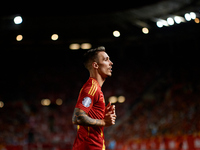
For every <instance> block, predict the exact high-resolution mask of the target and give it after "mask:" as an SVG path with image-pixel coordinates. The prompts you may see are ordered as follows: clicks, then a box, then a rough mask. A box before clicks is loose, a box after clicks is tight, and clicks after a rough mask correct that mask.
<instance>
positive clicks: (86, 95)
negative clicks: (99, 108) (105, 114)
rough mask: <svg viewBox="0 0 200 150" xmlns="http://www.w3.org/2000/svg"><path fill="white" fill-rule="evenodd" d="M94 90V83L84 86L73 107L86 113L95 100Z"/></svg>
mask: <svg viewBox="0 0 200 150" xmlns="http://www.w3.org/2000/svg"><path fill="white" fill-rule="evenodd" d="M96 91H97V86H95V85H94V84H91V85H89V86H86V87H84V88H83V89H82V90H81V91H80V93H79V97H78V100H77V103H76V106H75V107H76V108H80V109H82V110H83V111H85V112H86V113H88V112H89V111H90V109H91V108H92V106H93V104H94V103H95V102H96V101H97V98H96V94H95V93H96Z"/></svg>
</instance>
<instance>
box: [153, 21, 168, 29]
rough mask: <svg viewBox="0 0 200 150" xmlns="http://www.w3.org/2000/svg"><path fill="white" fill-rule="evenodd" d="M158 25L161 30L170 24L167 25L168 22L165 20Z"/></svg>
mask: <svg viewBox="0 0 200 150" xmlns="http://www.w3.org/2000/svg"><path fill="white" fill-rule="evenodd" d="M156 25H157V26H158V27H159V28H162V27H163V26H166V27H167V26H169V24H168V23H167V21H166V20H163V19H159V20H158V21H157V22H156Z"/></svg>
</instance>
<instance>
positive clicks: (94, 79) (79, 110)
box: [72, 46, 116, 150]
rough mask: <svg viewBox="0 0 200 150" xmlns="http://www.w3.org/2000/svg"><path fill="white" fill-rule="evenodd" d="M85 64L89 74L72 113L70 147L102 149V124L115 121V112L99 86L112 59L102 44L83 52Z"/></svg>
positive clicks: (110, 73)
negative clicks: (73, 131) (74, 133)
mask: <svg viewBox="0 0 200 150" xmlns="http://www.w3.org/2000/svg"><path fill="white" fill-rule="evenodd" d="M84 65H85V67H86V68H87V69H88V71H89V73H90V77H89V79H88V81H87V82H86V83H85V84H84V85H83V87H82V89H81V90H80V93H79V97H78V100H77V103H76V106H75V109H74V113H73V116H72V122H73V124H76V125H77V129H78V131H77V136H76V139H75V141H74V144H73V150H105V141H104V132H103V130H104V126H111V125H114V124H115V119H116V114H115V106H114V105H111V103H108V105H107V106H105V100H104V95H103V93H102V91H101V87H102V85H103V83H104V81H105V79H106V78H107V77H108V76H111V75H112V65H113V63H112V62H111V60H110V58H109V56H108V54H107V53H106V52H105V48H104V47H103V46H101V47H98V48H96V49H91V50H88V51H87V52H86V53H85V54H84Z"/></svg>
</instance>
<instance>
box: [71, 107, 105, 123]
mask: <svg viewBox="0 0 200 150" xmlns="http://www.w3.org/2000/svg"><path fill="white" fill-rule="evenodd" d="M72 122H73V124H78V125H85V126H105V122H104V121H103V120H100V119H92V118H91V117H89V116H88V115H87V114H86V112H84V111H83V110H81V109H79V108H75V109H74V113H73V117H72Z"/></svg>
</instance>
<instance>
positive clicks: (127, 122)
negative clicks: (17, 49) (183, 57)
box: [0, 65, 200, 148]
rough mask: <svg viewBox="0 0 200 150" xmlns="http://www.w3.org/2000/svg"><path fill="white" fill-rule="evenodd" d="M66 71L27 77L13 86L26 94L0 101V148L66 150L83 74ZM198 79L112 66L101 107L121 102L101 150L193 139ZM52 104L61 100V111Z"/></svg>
mask: <svg viewBox="0 0 200 150" xmlns="http://www.w3.org/2000/svg"><path fill="white" fill-rule="evenodd" d="M117 68H118V69H117ZM70 70H71V71H70V74H69V73H68V72H62V69H60V70H58V72H56V73H55V72H53V73H52V72H51V69H49V68H47V70H46V72H45V73H43V72H42V71H43V70H40V71H39V72H37V73H33V72H30V73H29V76H27V77H24V78H23V79H24V80H21V81H18V83H19V86H22V87H24V90H25V91H26V93H28V94H26V95H24V94H23V91H21V94H19V95H20V98H19V99H16V100H14V101H8V102H6V101H4V100H3V99H2V101H4V103H5V105H4V107H3V108H0V114H1V117H0V133H1V134H0V145H27V144H47V143H48V144H54V145H56V144H59V145H62V144H63V145H65V146H66V145H67V147H68V148H71V146H72V144H73V141H74V139H75V136H76V126H74V125H72V122H71V117H72V113H73V109H74V106H75V104H76V100H77V97H78V93H79V90H80V88H81V87H82V85H83V84H84V83H85V81H86V80H87V78H88V76H87V75H88V74H87V73H86V74H85V75H82V76H80V75H79V74H80V72H78V70H76V69H75V68H70ZM163 70H164V71H163ZM33 71H34V70H33ZM79 71H80V70H79ZM50 72H51V73H50ZM199 76H200V71H198V67H193V68H190V69H187V68H186V69H185V68H184V67H179V68H176V67H174V68H170V69H169V68H168V69H161V68H156V67H155V66H154V67H145V65H144V66H142V65H140V66H138V65H132V66H131V68H123V65H121V66H120V65H119V66H117V65H116V69H115V70H114V71H113V76H112V77H111V78H108V79H107V80H106V82H105V83H104V85H103V87H102V91H103V93H104V96H105V100H106V102H108V98H109V97H110V96H113V95H115V96H120V95H123V96H125V98H126V100H125V102H124V103H116V104H115V105H116V113H117V121H116V125H114V126H113V127H106V128H105V137H106V141H107V146H110V148H112V147H113V145H115V142H117V141H128V140H130V139H132V138H150V137H153V136H160V135H185V134H194V133H199V131H200V102H199V99H200V94H199V93H200V80H199V79H198V77H199ZM27 82H28V84H27ZM31 93H36V94H34V95H31ZM43 98H49V99H50V100H51V104H50V106H42V105H41V100H42V99H43ZM57 98H61V99H62V100H63V103H62V105H57V104H56V103H55V100H56V99H57Z"/></svg>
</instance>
